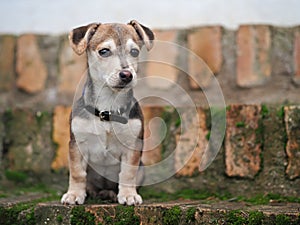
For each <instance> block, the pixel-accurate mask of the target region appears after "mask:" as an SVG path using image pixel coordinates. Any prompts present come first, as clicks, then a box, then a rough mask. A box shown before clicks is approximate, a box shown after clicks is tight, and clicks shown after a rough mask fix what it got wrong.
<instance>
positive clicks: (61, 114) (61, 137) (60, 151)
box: [51, 106, 71, 170]
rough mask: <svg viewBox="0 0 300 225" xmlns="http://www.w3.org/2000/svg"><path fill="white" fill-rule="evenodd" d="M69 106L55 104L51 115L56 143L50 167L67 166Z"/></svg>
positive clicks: (60, 167)
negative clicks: (54, 155) (54, 154)
mask: <svg viewBox="0 0 300 225" xmlns="http://www.w3.org/2000/svg"><path fill="white" fill-rule="evenodd" d="M70 113H71V107H65V106H56V107H55V109H54V115H53V141H54V142H55V143H56V144H57V149H56V157H55V159H54V161H53V162H52V165H51V167H52V169H55V170H57V169H62V168H68V152H69V140H70V125H69V118H70Z"/></svg>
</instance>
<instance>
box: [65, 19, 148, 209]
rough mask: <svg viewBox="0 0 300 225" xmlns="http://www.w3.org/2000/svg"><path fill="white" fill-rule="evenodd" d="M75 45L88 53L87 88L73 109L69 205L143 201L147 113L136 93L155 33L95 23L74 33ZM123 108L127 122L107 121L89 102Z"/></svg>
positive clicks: (136, 26)
mask: <svg viewBox="0 0 300 225" xmlns="http://www.w3.org/2000/svg"><path fill="white" fill-rule="evenodd" d="M69 40H70V44H71V46H72V48H73V50H74V51H75V52H76V53H77V54H78V55H81V54H83V53H84V52H86V54H87V58H88V75H87V80H86V83H85V88H84V93H83V95H82V96H81V97H80V98H79V100H77V101H76V102H75V103H74V105H73V109H72V113H71V119H70V130H71V138H70V143H69V170H70V175H69V188H68V191H67V193H65V194H64V195H63V197H62V199H61V202H62V203H63V204H83V203H84V201H85V198H86V195H87V194H89V195H91V196H94V197H95V196H96V197H100V198H102V199H110V200H113V201H118V202H119V203H120V204H127V205H138V204H141V203H142V197H141V196H140V195H139V194H138V193H137V190H136V187H137V185H139V182H140V181H141V175H140V174H139V171H140V170H139V168H140V163H141V161H140V159H141V154H142V147H143V116H142V112H141V109H140V106H139V104H138V103H137V101H136V100H135V98H134V97H133V91H132V88H133V87H134V85H135V84H136V82H137V69H138V68H137V67H138V54H139V51H140V50H141V48H142V46H143V45H144V46H145V47H146V49H147V50H148V51H149V50H150V49H151V48H152V46H153V40H154V34H153V32H152V31H151V30H150V29H149V28H147V27H145V26H143V25H141V24H139V23H138V22H137V21H134V20H133V21H131V22H130V23H128V24H116V23H113V24H96V23H93V24H89V25H87V26H82V27H79V28H76V29H74V30H73V31H72V32H71V33H70V35H69ZM87 105H89V106H91V107H94V108H95V109H97V110H99V111H101V110H111V111H114V112H119V115H121V116H123V117H125V118H127V119H128V123H127V124H122V123H119V122H115V121H101V120H100V119H99V117H97V116H96V115H94V114H93V113H91V112H89V111H88V110H87V109H86V108H85V107H86V106H87Z"/></svg>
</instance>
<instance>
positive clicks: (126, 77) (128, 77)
mask: <svg viewBox="0 0 300 225" xmlns="http://www.w3.org/2000/svg"><path fill="white" fill-rule="evenodd" d="M119 76H120V79H121V81H123V82H125V83H129V82H130V81H132V73H131V72H130V71H128V70H122V71H121V72H120V73H119Z"/></svg>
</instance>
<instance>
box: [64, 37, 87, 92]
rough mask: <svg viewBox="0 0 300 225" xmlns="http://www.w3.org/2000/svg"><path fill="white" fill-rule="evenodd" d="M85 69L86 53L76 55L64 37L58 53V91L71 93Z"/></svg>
mask: <svg viewBox="0 0 300 225" xmlns="http://www.w3.org/2000/svg"><path fill="white" fill-rule="evenodd" d="M86 70H87V58H86V54H85V53H84V54H83V55H80V56H79V55H77V54H76V53H75V52H74V51H73V50H72V48H71V47H70V45H69V41H68V39H67V38H64V39H63V42H62V47H61V52H60V54H59V81H58V90H59V92H60V93H62V94H66V95H73V94H74V93H75V91H76V88H77V85H78V84H79V82H80V80H81V78H83V77H84V75H85V73H86Z"/></svg>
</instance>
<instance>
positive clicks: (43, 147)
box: [4, 109, 54, 176]
mask: <svg viewBox="0 0 300 225" xmlns="http://www.w3.org/2000/svg"><path fill="white" fill-rule="evenodd" d="M51 118H52V117H51V115H50V114H49V113H48V112H36V113H35V112H33V111H31V110H27V109H26V110H25V109H14V110H12V111H6V112H5V114H4V121H5V131H6V132H5V139H4V142H5V145H6V150H7V153H5V156H4V160H6V163H5V164H6V165H7V169H10V170H15V171H30V172H34V173H35V174H38V175H42V176H47V174H49V173H50V172H51V161H52V158H53V156H54V151H53V143H52V140H51V123H52V120H51Z"/></svg>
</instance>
